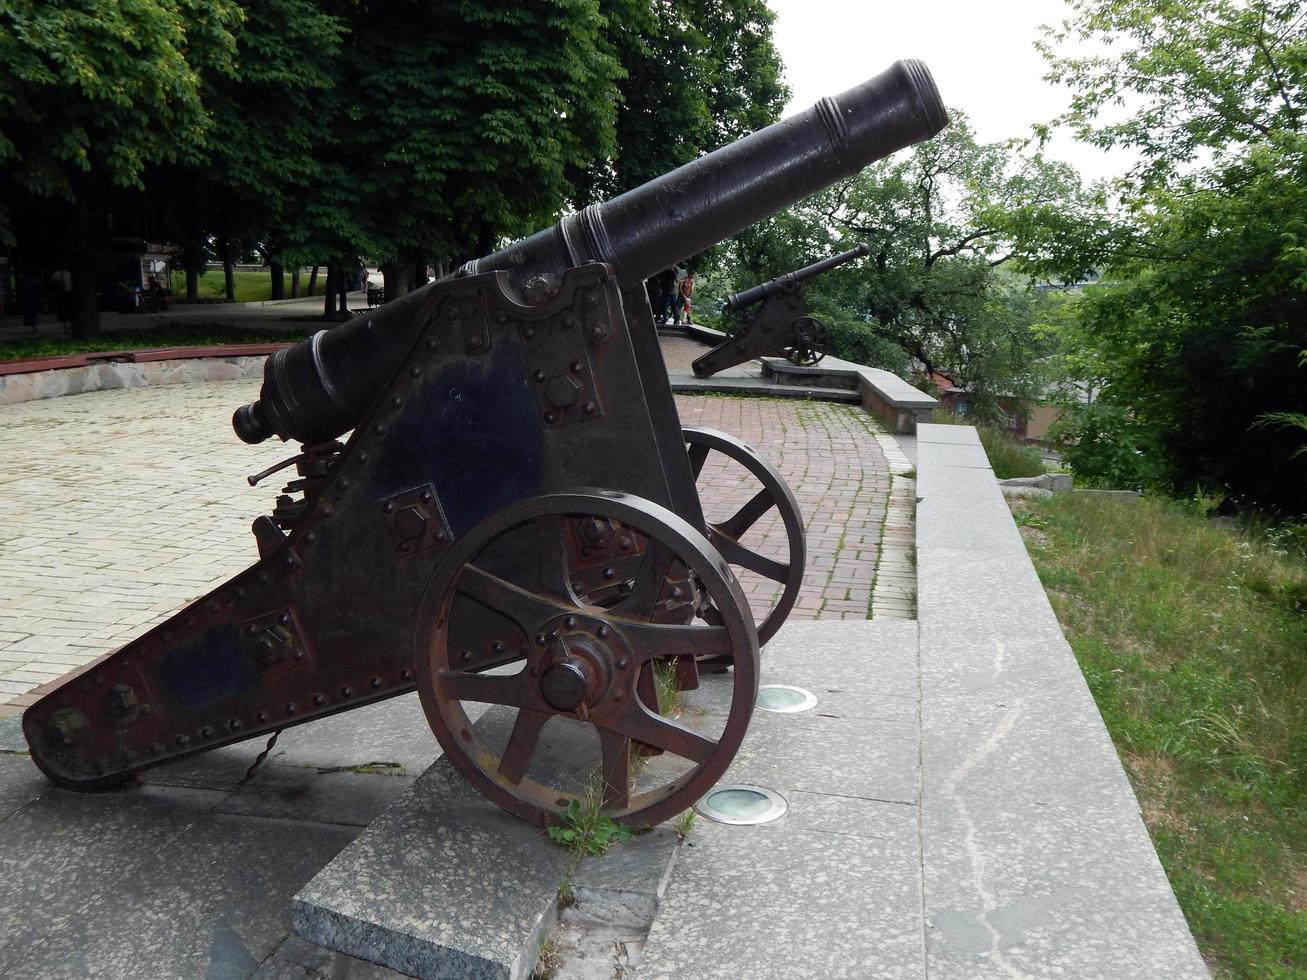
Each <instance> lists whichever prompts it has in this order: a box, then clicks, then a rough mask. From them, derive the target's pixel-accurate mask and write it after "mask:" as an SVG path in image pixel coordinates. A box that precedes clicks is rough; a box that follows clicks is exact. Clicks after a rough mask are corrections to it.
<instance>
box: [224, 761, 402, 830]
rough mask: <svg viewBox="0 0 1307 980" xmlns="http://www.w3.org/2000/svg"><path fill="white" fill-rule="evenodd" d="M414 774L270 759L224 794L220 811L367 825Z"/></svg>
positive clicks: (394, 797) (244, 814)
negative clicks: (318, 766) (325, 768)
mask: <svg viewBox="0 0 1307 980" xmlns="http://www.w3.org/2000/svg"><path fill="white" fill-rule="evenodd" d="M413 781H414V777H411V776H401V775H396V774H394V773H390V772H387V771H384V770H382V771H378V772H326V773H320V772H318V770H316V769H306V768H302V767H288V766H280V765H265V766H263V767H262V768H260V769H259V770H258V771H257V772H256V773H255V774H254V778H253V779H251V780H250V781H249V782H247V783H245V784H244V785H243V786H241V787H240V788H239V789H237V790H236V791H235V792H234V793H232V794H231V795H230V796H228V797H227V798H226V799H225V800H223V802H222V804H221V805H220V806H219V807H218V811H219V812H220V813H234V814H240V815H242V816H247V817H270V818H276V819H283V820H311V821H316V822H319V823H334V824H344V825H348V826H355V827H365V826H367V825H368V824H369V823H371V822H372V820H374V819H375V818H376V817H377V816H378V815H379V814H381V812H382V811H383V810H385V809H386V807H388V806H389V805H390V804H391V803H393V802H394V801H395V799H396V798H397V797H398V796H400V794H402V793H403V792H404V791H405V790H407V789H408V788H409V787H410V786H412V785H413Z"/></svg>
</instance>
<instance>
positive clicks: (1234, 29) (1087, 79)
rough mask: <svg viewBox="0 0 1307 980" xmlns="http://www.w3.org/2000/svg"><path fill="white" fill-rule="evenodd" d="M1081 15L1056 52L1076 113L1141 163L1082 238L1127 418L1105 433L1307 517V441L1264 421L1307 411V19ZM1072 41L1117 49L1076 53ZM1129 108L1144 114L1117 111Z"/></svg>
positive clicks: (1241, 12) (1165, 11) (1102, 0)
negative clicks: (1093, 267) (1115, 202)
mask: <svg viewBox="0 0 1307 980" xmlns="http://www.w3.org/2000/svg"><path fill="white" fill-rule="evenodd" d="M1072 6H1073V11H1074V13H1073V16H1072V18H1070V19H1069V20H1068V21H1067V22H1066V23H1064V24H1063V25H1062V26H1061V28H1059V29H1058V30H1056V31H1053V32H1050V35H1049V38H1048V39H1047V41H1046V44H1045V52H1046V54H1047V56H1048V58H1049V60H1050V66H1051V76H1050V77H1052V78H1055V79H1057V80H1059V81H1062V82H1064V83H1065V84H1067V85H1069V86H1070V87H1071V88H1072V90H1073V92H1074V97H1073V101H1072V105H1071V108H1070V110H1069V111H1068V112H1067V113H1066V114H1065V115H1064V116H1062V117H1061V118H1060V119H1059V120H1058V122H1060V123H1064V124H1067V125H1070V126H1071V127H1073V129H1074V130H1075V131H1076V132H1077V134H1078V135H1079V136H1080V137H1081V138H1083V139H1085V140H1088V141H1090V142H1093V143H1095V144H1097V145H1100V146H1107V147H1110V146H1130V147H1133V148H1135V149H1136V150H1138V151H1139V153H1140V154H1141V163H1140V165H1139V166H1138V167H1137V168H1136V170H1135V171H1134V173H1132V174H1131V175H1130V179H1129V180H1126V181H1122V182H1120V183H1119V184H1118V186H1117V191H1118V193H1119V194H1120V196H1121V200H1120V206H1119V208H1117V209H1116V211H1115V212H1114V213H1110V214H1108V215H1107V220H1105V221H1103V222H1102V223H1100V224H1099V226H1098V228H1097V233H1093V234H1087V235H1083V236H1082V238H1081V241H1082V244H1083V254H1087V255H1092V256H1094V260H1095V261H1097V262H1098V263H1099V265H1100V267H1101V268H1102V269H1103V270H1104V273H1105V279H1107V280H1108V281H1109V282H1110V286H1105V287H1104V288H1103V289H1101V290H1099V291H1098V292H1097V293H1096V294H1091V295H1090V296H1088V297H1086V301H1085V302H1084V303H1082V304H1080V312H1081V317H1080V328H1081V329H1082V331H1083V336H1084V337H1085V338H1086V339H1087V343H1088V344H1090V345H1092V346H1093V347H1094V349H1095V351H1096V353H1097V354H1098V355H1099V357H1100V358H1101V373H1102V374H1103V376H1104V379H1105V385H1104V390H1103V394H1102V402H1103V403H1104V406H1105V408H1112V409H1114V410H1115V414H1114V416H1113V417H1114V418H1115V420H1116V432H1115V433H1113V432H1111V431H1107V432H1104V433H1100V438H1101V439H1107V438H1110V437H1112V436H1113V435H1115V436H1117V437H1119V438H1120V439H1121V440H1123V441H1127V442H1132V443H1134V444H1138V445H1150V446H1153V447H1155V449H1154V455H1155V460H1154V462H1155V463H1156V466H1157V471H1158V474H1159V477H1158V478H1159V479H1160V481H1161V482H1162V483H1163V484H1164V485H1165V486H1167V487H1168V488H1169V489H1171V490H1174V491H1177V492H1179V491H1185V490H1189V489H1192V488H1194V487H1196V486H1201V487H1205V488H1207V489H1208V490H1213V491H1219V492H1223V493H1225V494H1227V495H1228V497H1229V498H1231V499H1233V500H1236V501H1239V502H1242V503H1247V504H1257V505H1267V506H1273V507H1277V508H1280V509H1283V510H1287V511H1289V512H1292V513H1304V512H1307V489H1304V488H1305V487H1307V458H1305V457H1304V456H1302V455H1295V454H1296V450H1297V448H1298V445H1299V444H1298V441H1297V440H1296V439H1295V438H1294V436H1293V434H1292V432H1291V431H1286V430H1284V429H1281V428H1275V427H1268V426H1263V425H1260V424H1259V420H1260V419H1262V418H1264V417H1267V416H1272V417H1275V416H1277V414H1278V416H1279V417H1293V416H1294V415H1295V414H1301V413H1303V412H1304V410H1307V365H1304V364H1302V362H1301V361H1300V360H1299V352H1300V351H1302V350H1303V349H1304V348H1307V316H1304V313H1305V311H1307V192H1304V189H1303V188H1304V186H1307V129H1305V128H1304V112H1305V111H1307V14H1304V12H1303V9H1302V6H1301V4H1299V3H1295V2H1287V0H1195V2H1192V3H1188V4H1184V5H1181V4H1178V3H1163V4H1130V3H1124V2H1107V0H1077V2H1075V3H1073V5H1072ZM1070 39H1075V40H1077V41H1078V42H1080V43H1081V46H1083V45H1085V44H1095V43H1097V44H1101V45H1103V46H1104V48H1105V50H1106V52H1107V53H1105V54H1103V55H1101V56H1096V57H1082V56H1079V55H1076V56H1064V55H1061V54H1059V47H1060V46H1061V45H1064V44H1065V42H1066V41H1068V40H1070ZM1119 101H1124V102H1125V104H1126V105H1127V107H1128V108H1129V110H1130V112H1131V115H1130V116H1129V118H1126V119H1124V120H1116V119H1107V120H1105V119H1104V115H1105V113H1107V112H1108V110H1109V107H1110V106H1112V105H1114V104H1116V103H1118V102H1119ZM1064 230H1065V231H1066V232H1067V234H1066V238H1067V240H1068V241H1073V240H1074V239H1075V238H1076V237H1077V233H1078V232H1081V231H1084V230H1085V229H1084V228H1083V227H1080V228H1077V227H1075V226H1074V225H1070V226H1067V227H1066V228H1065V229H1064ZM1074 251H1075V249H1074V248H1072V249H1069V250H1068V254H1069V255H1073V253H1074ZM1082 261H1083V259H1082ZM1102 414H1103V413H1102V412H1100V413H1099V415H1102ZM1117 455H1118V456H1119V455H1120V454H1117Z"/></svg>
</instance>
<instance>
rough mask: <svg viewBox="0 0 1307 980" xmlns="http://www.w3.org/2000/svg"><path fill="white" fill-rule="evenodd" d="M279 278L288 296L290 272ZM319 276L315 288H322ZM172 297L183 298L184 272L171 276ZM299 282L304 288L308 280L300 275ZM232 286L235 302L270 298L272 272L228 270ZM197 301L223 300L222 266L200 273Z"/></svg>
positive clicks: (223, 301)
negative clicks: (230, 273) (230, 272)
mask: <svg viewBox="0 0 1307 980" xmlns="http://www.w3.org/2000/svg"><path fill="white" fill-rule="evenodd" d="M281 281H282V282H283V283H284V284H285V287H286V295H287V296H288V297H289V296H290V274H289V273H283V275H282V277H281ZM322 283H323V277H322V276H321V275H320V276H318V290H319V293H320V292H321V289H322ZM172 284H173V291H172V295H173V299H174V300H176V301H177V302H179V303H182V302H185V301H186V276H185V274H184V273H182V274H180V275H174V276H173V280H172ZM300 285H301V287H302V288H304V289H307V288H308V279H307V278H304V277H301V279H300ZM232 289H233V292H234V293H235V296H236V299H235V302H237V303H257V302H261V301H263V300H267V299H272V273H270V272H269V271H267V270H266V269H264V270H263V271H261V272H246V271H242V270H240V269H237V270H235V271H233V272H232ZM198 302H201V303H225V302H227V287H226V280H225V278H224V277H223V274H222V269H220V268H219V269H210V270H209V271H208V272H205V273H203V274H202V275H201V276H200V280H199V293H198Z"/></svg>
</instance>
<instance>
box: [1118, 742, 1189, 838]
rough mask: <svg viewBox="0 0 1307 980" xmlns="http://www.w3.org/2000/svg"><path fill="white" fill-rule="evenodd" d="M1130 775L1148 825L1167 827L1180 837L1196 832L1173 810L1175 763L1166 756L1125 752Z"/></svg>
mask: <svg viewBox="0 0 1307 980" xmlns="http://www.w3.org/2000/svg"><path fill="white" fill-rule="evenodd" d="M1122 755H1123V757H1124V760H1125V766H1126V771H1127V772H1129V773H1130V782H1131V783H1132V784H1133V785H1134V788H1135V795H1137V796H1138V797H1139V806H1140V808H1141V809H1142V810H1143V815H1144V823H1145V824H1147V825H1148V826H1149V827H1165V828H1166V829H1167V830H1171V831H1174V832H1176V833H1181V834H1187V833H1189V832H1190V831H1192V830H1193V828H1192V827H1191V826H1190V825H1189V823H1188V821H1186V820H1185V819H1184V815H1183V814H1182V813H1179V812H1177V811H1175V810H1173V809H1172V808H1171V806H1170V801H1171V795H1172V794H1171V789H1172V786H1173V785H1174V784H1175V763H1174V762H1172V761H1171V760H1170V759H1168V758H1166V757H1165V756H1160V755H1153V754H1152V753H1140V752H1123V753H1122Z"/></svg>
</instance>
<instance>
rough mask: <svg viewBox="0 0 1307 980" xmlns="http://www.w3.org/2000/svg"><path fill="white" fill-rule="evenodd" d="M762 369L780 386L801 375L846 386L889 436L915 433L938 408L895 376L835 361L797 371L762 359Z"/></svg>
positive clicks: (795, 367) (825, 360)
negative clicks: (878, 421) (779, 383)
mask: <svg viewBox="0 0 1307 980" xmlns="http://www.w3.org/2000/svg"><path fill="white" fill-rule="evenodd" d="M762 369H763V374H764V375H772V376H775V377H777V378H778V380H781V379H783V380H781V383H782V384H793V383H795V379H796V378H798V377H802V376H803V375H809V376H812V375H816V376H817V377H818V379H819V380H821V381H826V382H827V383H830V384H837V385H840V386H841V387H843V386H844V385H845V384H847V385H848V386H849V387H850V388H852V389H853V390H855V391H857V392H858V395H859V397H860V399H861V401H862V407H863V408H865V409H866V410H867V411H869V412H871V413H872V414H873V415H875V416H876V417H878V418H879V419H880V420H881V421H882V422H884V423H885V425H886V426H887V427H888V428H889V430H890V431H891V432H898V433H902V434H905V435H910V434H912V433H913V432H915V431H916V430H917V425H918V424H919V423H922V422H927V421H928V420H929V419H930V413H931V412H933V411H934V410H935V408H936V406H937V405H938V404H939V402H938V401H937V400H936V399H934V398H931V397H930V395H927V394H926V393H925V392H923V391H919V390H918V389H916V388H914V387H912V385H910V384H908V383H907V382H906V381H904V380H903V379H902V378H900V377H899V376H898V375H897V374H893V373H892V372H890V371H883V370H881V369H880V368H874V367H867V365H865V364H855V363H853V362H852V361H843V360H840V359H839V358H838V357H825V358H822V360H821V362H820V363H819V364H816V365H814V366H812V367H799V366H798V365H796V364H791V363H790V362H789V361H786V360H783V359H781V358H779V357H764V358H763V359H762Z"/></svg>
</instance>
